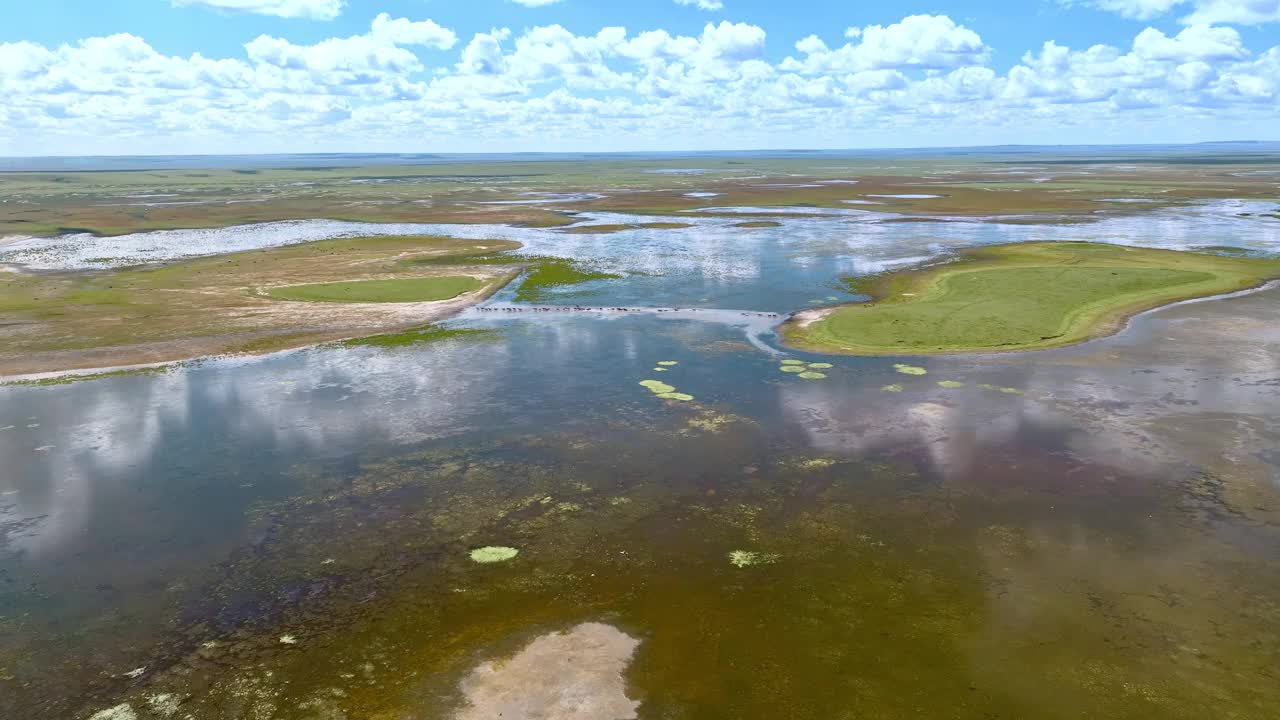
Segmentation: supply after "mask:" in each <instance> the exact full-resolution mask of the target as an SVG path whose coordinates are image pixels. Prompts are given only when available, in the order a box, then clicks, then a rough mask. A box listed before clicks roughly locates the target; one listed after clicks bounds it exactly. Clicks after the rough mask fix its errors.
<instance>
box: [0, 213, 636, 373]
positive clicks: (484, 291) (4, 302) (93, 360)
mask: <svg viewBox="0 0 1280 720" xmlns="http://www.w3.org/2000/svg"><path fill="white" fill-rule="evenodd" d="M519 247H520V243H517V242H511V241H504V240H457V239H452V238H442V237H423V236H381V237H360V238H344V239H337V240H321V241H315V242H308V243H302V244H298V245H291V246H285V247H277V248H269V249H263V250H250V251H245V252H236V253H228V254H223V255H213V256H207V257H197V258H191V259H185V260H177V261H171V262H166V263H158V264H154V265H139V266H131V267H121V268H108V269H101V270H92V271H59V272H42V273H21V274H19V273H9V274H5V275H4V276H3V277H2V278H0V324H2V325H3V327H5V328H7V331H8V334H7V335H6V339H5V344H4V346H3V347H0V375H4V376H18V375H25V374H33V373H48V372H60V371H71V370H78V369H86V370H96V369H98V368H120V367H126V366H134V365H153V364H156V363H169V362H176V361H182V360H189V359H192V358H197V357H203V356H207V355H218V354H224V353H265V352H275V351H279V350H285V349H289V348H296V347H303V346H307V345H315V344H320V343H327V342H334V341H347V340H353V341H357V342H358V341H360V340H362V339H364V340H367V342H366V343H362V344H369V345H374V346H390V345H401V344H416V343H420V342H423V341H430V340H436V339H440V338H441V337H442V334H441V332H439V331H430V332H425V333H424V332H423V331H422V327H423V326H424V325H427V324H429V323H432V322H435V321H438V320H442V319H444V318H446V317H449V316H451V315H453V314H454V313H456V312H458V311H460V310H462V309H463V308H465V307H467V306H469V305H473V304H475V303H478V302H481V301H483V300H485V299H486V298H488V297H490V296H491V295H492V294H493V293H495V292H497V291H498V290H500V289H502V288H503V287H505V286H506V285H507V284H508V283H510V282H512V281H514V280H516V279H517V278H520V277H521V276H522V275H523V277H524V279H523V281H522V282H521V286H520V288H519V291H518V296H519V298H520V299H521V300H526V301H527V300H533V299H535V298H537V297H540V296H541V295H542V293H543V292H544V291H546V290H547V289H549V288H555V287H563V286H567V285H573V284H576V283H582V282H587V281H590V280H601V279H608V278H615V277H617V276H616V275H612V274H607V273H601V272H595V271H591V270H585V269H580V268H579V267H578V266H577V264H576V263H574V262H572V261H569V260H565V259H563V258H551V257H540V256H520V255H513V254H511V252H510V251H513V250H517V249H519ZM282 301H285V302H282ZM288 301H295V302H288ZM296 301H309V302H305V303H304V302H296ZM420 303H434V304H433V305H422V304H420ZM91 376H92V375H91ZM77 377H78V376H77ZM39 382H46V383H47V382H54V381H53V380H40V381H39Z"/></svg>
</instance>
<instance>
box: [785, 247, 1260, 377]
mask: <svg viewBox="0 0 1280 720" xmlns="http://www.w3.org/2000/svg"><path fill="white" fill-rule="evenodd" d="M1274 277H1280V259H1269V258H1265V259H1264V258H1239V257H1224V256H1220V255H1206V254H1200V253H1190V252H1179V251H1171V250H1152V249H1146V248H1133V247H1124V246H1118V245H1105V244H1098V243H1078V242H1070V243H1049V242H1041V243H1020V244H1015V245H1001V246H993V247H982V248H973V249H969V250H964V251H962V252H961V254H960V259H959V260H957V261H955V262H950V263H943V264H936V265H930V266H927V267H925V268H923V269H918V270H907V271H903V272H894V273H888V274H886V275H883V276H880V277H877V278H873V279H870V280H867V279H859V280H857V281H856V282H855V283H854V285H855V289H856V290H857V291H860V292H864V293H867V294H869V295H871V296H872V298H873V300H872V302H870V303H865V304H858V305H847V306H844V307H841V308H838V309H836V310H835V311H833V312H830V313H828V314H825V315H823V316H822V317H819V318H816V319H814V320H813V321H812V322H808V323H791V324H789V325H787V326H785V327H784V331H783V336H784V338H785V339H786V341H787V342H788V343H789V344H791V345H794V346H796V347H801V348H805V349H808V350H815V351H823V352H835V353H849V354H855V355H858V354H861V355H877V354H880V355H892V354H927V353H952V352H990V351H1008V350H1032V349H1037V348H1046V347H1055V346H1059V345H1068V344H1071V343H1075V342H1080V341H1082V340H1087V339H1089V338H1091V337H1097V336H1099V335H1104V334H1107V333H1110V332H1112V331H1114V330H1115V329H1117V328H1119V327H1121V325H1122V324H1123V322H1124V321H1125V320H1126V319H1127V318H1128V317H1130V316H1132V315H1133V314H1135V313H1138V312H1141V311H1143V310H1147V309H1150V308H1153V307H1158V306H1160V305H1164V304H1167V303H1170V302H1174V301H1177V300H1185V299H1189V298H1197V297H1203V296H1206V295H1217V294H1221V293H1226V292H1231V291H1235V290H1242V289H1246V288H1250V287H1254V286H1257V285H1259V284H1260V283H1262V282H1263V281H1265V280H1266V279H1268V278H1274ZM905 367H907V366H898V370H899V372H908V373H912V372H914V371H909V370H906V369H904V368H905Z"/></svg>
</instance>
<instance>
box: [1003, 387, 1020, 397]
mask: <svg viewBox="0 0 1280 720" xmlns="http://www.w3.org/2000/svg"><path fill="white" fill-rule="evenodd" d="M1000 392H1002V393H1004V394H1006V395H1024V394H1025V393H1023V392H1022V391H1021V390H1019V389H1018V388H1011V387H1002V388H1000Z"/></svg>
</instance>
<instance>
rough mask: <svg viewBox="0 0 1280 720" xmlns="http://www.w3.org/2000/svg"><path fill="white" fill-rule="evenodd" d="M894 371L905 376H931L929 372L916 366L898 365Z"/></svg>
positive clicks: (894, 367)
mask: <svg viewBox="0 0 1280 720" xmlns="http://www.w3.org/2000/svg"><path fill="white" fill-rule="evenodd" d="M893 369H894V370H897V371H898V372H900V373H902V374H903V375H928V374H929V371H928V370H925V369H924V368H922V367H916V366H915V365H906V364H904V363H898V364H896V365H894V366H893Z"/></svg>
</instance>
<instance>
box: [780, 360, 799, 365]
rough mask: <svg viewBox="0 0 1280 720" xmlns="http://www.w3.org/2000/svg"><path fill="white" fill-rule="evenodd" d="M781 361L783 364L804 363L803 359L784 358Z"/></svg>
mask: <svg viewBox="0 0 1280 720" xmlns="http://www.w3.org/2000/svg"><path fill="white" fill-rule="evenodd" d="M781 362H782V364H783V365H804V361H803V360H783V361H781Z"/></svg>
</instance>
